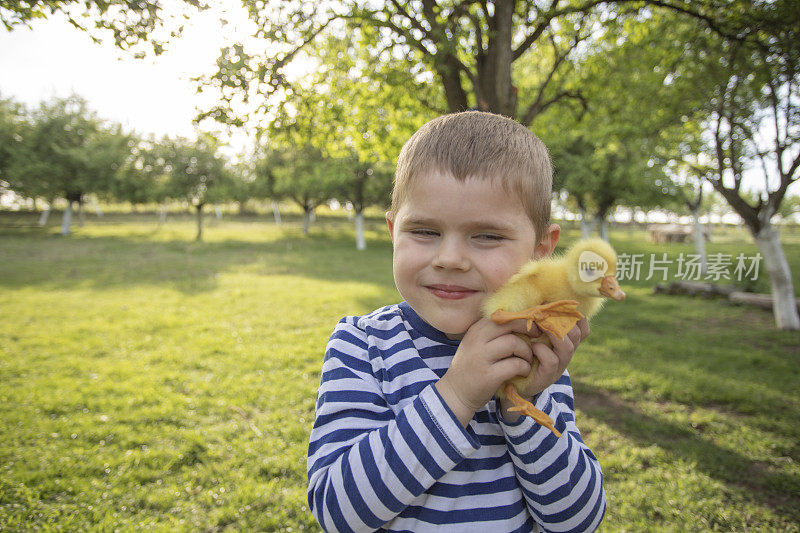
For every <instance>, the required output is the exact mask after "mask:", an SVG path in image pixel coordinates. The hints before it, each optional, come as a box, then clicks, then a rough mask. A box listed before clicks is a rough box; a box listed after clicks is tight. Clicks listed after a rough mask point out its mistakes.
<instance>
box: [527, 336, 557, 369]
mask: <svg viewBox="0 0 800 533" xmlns="http://www.w3.org/2000/svg"><path fill="white" fill-rule="evenodd" d="M533 354H534V356H536V359H538V360H539V368H540V370H541V372H542V373H543V374H544V375H550V374H554V373H555V371H556V370H557V369H558V368H559V363H560V359H559V357H558V354H556V353H555V351H554V350H552V349H551V348H550V347H549V346H547V345H546V344H542V343H541V342H537V343H535V344H534V345H533Z"/></svg>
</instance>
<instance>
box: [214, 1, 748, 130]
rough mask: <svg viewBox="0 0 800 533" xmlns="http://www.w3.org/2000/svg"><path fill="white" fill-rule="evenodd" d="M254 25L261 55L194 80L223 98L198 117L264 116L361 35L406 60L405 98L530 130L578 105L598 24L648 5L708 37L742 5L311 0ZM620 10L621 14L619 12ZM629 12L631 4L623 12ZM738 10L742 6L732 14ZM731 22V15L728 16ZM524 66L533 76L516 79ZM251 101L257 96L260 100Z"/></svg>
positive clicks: (225, 62)
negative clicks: (581, 62) (505, 119)
mask: <svg viewBox="0 0 800 533" xmlns="http://www.w3.org/2000/svg"><path fill="white" fill-rule="evenodd" d="M243 3H244V5H245V6H246V7H247V9H248V12H249V14H250V17H251V19H252V21H253V23H254V24H255V26H256V30H255V34H254V36H255V37H256V39H257V40H258V42H259V43H263V44H264V46H263V47H261V46H260V45H258V48H257V49H256V48H253V47H247V46H245V45H244V44H241V43H239V44H235V45H233V46H230V47H228V48H225V49H224V50H222V52H221V54H220V57H219V59H218V61H217V66H218V72H216V73H215V74H213V75H212V76H209V77H204V78H200V82H201V85H202V86H205V87H211V88H214V90H216V91H218V92H219V95H220V98H221V100H223V101H224V103H223V105H220V106H216V107H214V108H213V109H211V110H209V111H208V112H207V113H205V114H204V115H203V116H206V117H212V118H214V119H216V120H219V121H221V122H225V123H228V124H234V125H241V124H243V122H244V118H243V116H244V115H243V112H242V111H241V110H240V109H241V104H248V103H249V102H250V101H251V100H255V101H257V102H264V103H263V104H261V105H260V106H258V109H252V110H248V111H247V112H245V113H246V116H247V118H248V119H251V118H252V117H253V114H254V113H258V112H261V113H262V114H269V111H270V109H269V106H270V102H272V101H273V99H272V97H273V96H274V97H276V98H277V99H278V100H281V99H283V97H284V96H285V95H286V94H288V93H291V92H293V91H294V85H293V83H292V80H291V77H292V76H291V74H290V73H289V70H290V67H291V66H292V64H293V62H295V61H296V60H297V59H298V58H301V57H317V56H318V54H319V48H320V43H324V42H325V40H326V38H328V37H329V36H336V37H339V38H341V37H343V36H345V35H354V34H356V35H358V36H359V38H358V39H356V40H354V41H353V46H354V47H356V48H359V49H361V50H366V51H367V52H368V53H369V54H370V55H371V56H372V57H373V58H375V59H378V60H386V59H387V58H393V59H395V60H402V61H405V62H406V63H407V65H408V68H407V69H406V72H407V74H406V76H405V80H404V82H403V83H401V84H398V87H403V88H405V89H406V90H407V91H408V92H409V93H410V94H416V93H417V91H418V89H419V88H421V87H425V86H431V85H433V86H435V87H436V88H437V90H438V91H439V92H440V94H441V98H440V100H441V101H442V102H443V103H444V105H443V106H439V105H438V104H437V105H436V110H437V112H438V113H443V112H447V111H449V112H455V111H462V110H466V109H470V108H480V109H485V110H487V111H492V112H496V113H501V114H504V115H507V116H510V117H514V118H516V119H518V120H519V121H520V122H521V123H522V124H524V125H526V126H527V125H530V124H532V122H533V121H534V120H535V119H536V117H537V116H538V115H539V114H540V113H541V112H542V111H544V110H546V109H548V108H550V107H551V106H553V105H555V104H561V103H565V102H570V101H577V102H584V101H585V97H584V96H583V95H582V92H581V91H580V88H577V89H575V88H571V89H568V88H566V87H564V86H563V85H562V83H561V80H560V77H561V74H562V73H563V72H564V71H567V70H569V68H570V65H571V63H572V61H573V59H576V58H579V57H580V55H581V54H582V53H583V51H584V50H585V49H586V47H587V43H589V42H591V40H592V39H593V33H594V32H595V31H596V30H597V28H599V27H601V26H603V25H609V24H613V23H614V20H615V18H616V17H617V15H618V12H619V11H620V10H621V9H622V7H625V8H626V9H630V10H633V11H637V10H639V9H642V8H644V7H646V6H654V7H653V9H654V8H655V7H658V8H659V9H666V10H671V11H675V12H678V13H681V14H683V15H685V16H688V17H692V18H693V19H694V20H699V21H701V22H702V23H703V24H704V25H706V26H707V27H710V28H713V30H714V31H717V32H721V33H724V34H735V33H736V31H737V30H738V25H737V24H738V23H736V22H735V18H734V17H728V16H727V15H728V13H727V12H726V11H725V10H726V9H728V10H733V8H734V7H738V5H739V4H741V3H742V2H741V0H722V1H719V0H715V1H713V2H712V1H710V0H706V1H700V2H689V1H687V0H645V1H632V0H617V1H614V2H611V1H603V0H571V1H564V0H549V1H545V2H521V1H517V0H495V1H481V2H478V1H473V0H462V1H437V0H422V1H408V0H393V1H391V2H372V1H368V0H354V1H352V2H316V1H313V0H296V1H293V2H284V1H280V0H272V1H269V0H267V1H264V0H243ZM620 6H622V7H620ZM627 6H630V7H627ZM735 11H736V12H737V13H739V12H740V11H741V9H736V10H735ZM726 17H727V18H726ZM528 63H535V64H536V65H537V69H536V74H537V75H536V77H535V78H533V79H530V78H528V77H526V76H525V75H524V74H522V71H523V70H528V71H530V69H524V68H522V67H523V66H525V65H526V64H528ZM256 97H257V98H256Z"/></svg>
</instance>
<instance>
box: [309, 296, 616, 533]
mask: <svg viewBox="0 0 800 533" xmlns="http://www.w3.org/2000/svg"><path fill="white" fill-rule="evenodd" d="M457 348H458V342H457V341H452V340H449V339H447V337H445V336H444V335H443V334H442V333H441V332H439V331H438V330H436V329H434V328H433V327H431V326H430V325H429V324H427V323H425V322H424V321H423V320H422V319H420V317H419V316H418V315H417V314H416V313H414V311H413V310H412V309H411V308H410V307H409V306H408V304H406V303H405V302H404V303H401V304H399V305H393V306H388V307H384V308H383V309H379V310H377V311H375V312H373V313H371V314H369V315H365V316H363V317H346V318H344V319H342V320H341V322H339V324H338V325H337V326H336V329H335V330H334V332H333V334H332V335H331V339H330V341H329V343H328V347H327V350H326V352H325V361H324V363H323V365H322V379H321V383H320V388H319V393H318V396H317V405H316V417H315V421H314V428H313V429H312V431H311V438H310V442H309V447H308V501H309V505H310V508H311V511H312V513H313V514H314V516H315V517H316V518H317V520H318V521H319V523H320V524H321V525H322V527H323V529H325V530H326V531H375V530H381V531H415V532H418V531H430V530H433V529H435V530H436V531H459V532H469V531H476V532H478V531H480V532H485V531H492V532H495V533H500V532H505V531H537V530H539V531H542V530H544V531H593V530H594V529H596V528H597V526H598V525H599V524H600V521H601V520H602V517H603V513H604V512H605V505H606V500H605V492H604V490H603V475H602V472H601V471H600V465H599V464H598V462H597V459H596V458H595V456H594V455H593V454H592V452H591V451H590V450H589V448H587V447H586V445H584V443H583V441H582V440H581V436H580V432H579V431H578V428H577V427H576V425H575V415H574V407H573V394H572V385H571V382H570V379H569V374H568V373H566V372H565V373H564V375H563V376H561V378H560V379H559V381H558V382H556V383H555V384H554V385H552V386H551V387H549V388H548V389H547V390H545V391H544V392H542V393H541V394H539V395H538V396H537V397H536V400H535V404H536V406H537V407H538V408H540V409H542V410H543V411H544V412H545V413H547V414H548V415H550V417H551V418H552V419H553V420H554V421H555V425H556V428H558V430H559V431H561V432H562V433H563V434H564V436H563V437H562V438H560V439H559V438H557V437H555V435H553V434H552V433H551V432H550V430H548V429H546V428H543V427H541V426H539V425H538V424H536V423H535V422H533V421H532V420H531V419H530V418H528V417H520V419H518V420H517V421H516V422H515V423H508V422H506V421H505V420H503V418H502V416H501V415H500V413H499V404H498V403H497V402H496V401H495V400H494V399H493V400H491V401H490V402H489V403H487V405H486V406H485V407H484V408H483V409H481V410H480V411H478V412H477V413H475V416H474V418H473V419H472V421H471V422H470V424H469V426H468V427H467V428H466V429H464V428H463V427H462V426H461V425H460V424H459V422H458V420H457V419H456V417H455V415H454V414H453V413H452V411H451V410H450V409H449V408H448V407H447V405H446V404H445V403H444V401H443V399H442V397H441V396H440V395H439V393H438V392H437V390H436V388H435V387H434V386H433V384H434V383H435V382H436V381H438V380H439V378H441V377H442V376H443V375H444V373H445V372H446V371H447V368H448V366H449V364H450V361H451V360H452V358H453V355H454V354H455V351H456V349H457Z"/></svg>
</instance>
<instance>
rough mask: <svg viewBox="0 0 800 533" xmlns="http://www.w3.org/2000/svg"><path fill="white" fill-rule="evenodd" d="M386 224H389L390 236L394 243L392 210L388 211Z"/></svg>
mask: <svg viewBox="0 0 800 533" xmlns="http://www.w3.org/2000/svg"><path fill="white" fill-rule="evenodd" d="M386 225H387V226H389V237H391V239H392V243H394V214H393V213H392V212H391V211H387V212H386Z"/></svg>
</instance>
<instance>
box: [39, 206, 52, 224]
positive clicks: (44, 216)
mask: <svg viewBox="0 0 800 533" xmlns="http://www.w3.org/2000/svg"><path fill="white" fill-rule="evenodd" d="M51 205H52V203H49V204H47V207H45V208H44V211H42V214H41V215H39V226H40V227H44V226H46V225H47V219H48V218H50V208H51Z"/></svg>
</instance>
